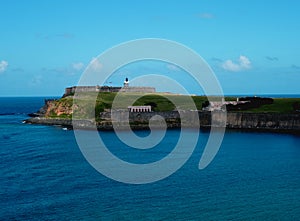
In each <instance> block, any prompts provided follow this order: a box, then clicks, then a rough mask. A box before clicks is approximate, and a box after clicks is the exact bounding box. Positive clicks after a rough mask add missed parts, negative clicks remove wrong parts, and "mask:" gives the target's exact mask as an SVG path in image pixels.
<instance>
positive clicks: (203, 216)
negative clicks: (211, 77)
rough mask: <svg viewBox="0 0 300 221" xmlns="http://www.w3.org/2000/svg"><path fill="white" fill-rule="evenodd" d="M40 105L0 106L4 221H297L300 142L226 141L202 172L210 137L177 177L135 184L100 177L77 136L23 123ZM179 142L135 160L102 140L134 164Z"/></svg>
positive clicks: (107, 137)
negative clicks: (78, 144) (85, 157)
mask: <svg viewBox="0 0 300 221" xmlns="http://www.w3.org/2000/svg"><path fill="white" fill-rule="evenodd" d="M42 104H43V98H0V156H1V161H0V186H1V188H0V220H299V217H300V185H299V184H300V137H299V136H294V135H287V134H271V133H245V132H227V133H226V135H225V139H224V141H223V144H222V146H221V149H220V151H219V153H218V154H217V156H216V158H215V159H214V160H213V162H212V163H211V164H210V165H209V166H208V167H207V168H206V169H204V170H198V163H199V159H200V157H201V154H202V151H203V147H204V145H205V141H206V140H207V137H208V135H209V134H208V133H204V132H203V133H201V134H200V139H199V143H198V145H197V147H196V149H195V151H194V153H193V155H192V157H191V158H190V159H189V161H188V162H187V163H186V164H185V165H184V166H183V167H182V168H181V169H180V170H178V171H177V172H176V173H175V174H173V175H171V176H170V177H168V178H166V179H164V180H162V181H159V182H156V183H152V184H146V185H128V184H123V183H119V182H116V181H113V180H110V179H108V178H106V177H104V176H103V175H101V174H99V173H98V172H97V171H96V170H95V169H93V168H92V167H91V166H90V165H89V164H88V163H87V161H86V160H85V159H84V157H83V156H82V154H81V152H80V150H79V148H78V146H77V144H76V141H75V138H74V133H73V131H64V130H62V128H60V127H55V126H53V127H50V126H37V125H26V124H22V120H23V119H26V114H27V113H30V112H34V111H36V110H37V109H39V108H40V107H41V106H42ZM137 133H138V134H139V135H141V136H145V135H147V132H143V131H140V132H137ZM191 133H194V132H193V131H191ZM179 134H180V131H179V130H171V131H168V132H167V134H166V137H165V139H164V140H163V142H162V143H161V145H159V146H158V147H157V148H154V149H153V150H147V151H137V150H132V149H130V148H128V147H126V146H125V145H123V144H122V143H121V142H120V141H119V140H118V139H117V137H116V135H115V134H114V133H113V132H100V135H101V137H102V138H103V140H104V141H105V142H106V144H107V145H108V146H109V148H110V150H111V151H112V152H113V153H114V154H116V155H117V156H119V157H120V158H123V159H125V160H128V161H131V162H135V163H145V162H152V161H156V160H158V159H160V158H162V157H164V156H165V155H167V154H168V153H169V152H170V151H171V150H172V147H174V145H175V144H176V142H177V139H178V136H179Z"/></svg>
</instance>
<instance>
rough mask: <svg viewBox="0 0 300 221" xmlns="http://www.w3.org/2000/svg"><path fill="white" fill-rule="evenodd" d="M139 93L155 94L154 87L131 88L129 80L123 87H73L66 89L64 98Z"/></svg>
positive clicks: (126, 80)
mask: <svg viewBox="0 0 300 221" xmlns="http://www.w3.org/2000/svg"><path fill="white" fill-rule="evenodd" d="M119 91H121V92H137V93H155V92H156V90H155V88H154V87H130V86H129V81H128V78H126V79H125V81H124V86H123V87H110V86H99V85H97V86H73V87H67V88H66V89H65V94H64V97H66V96H69V95H73V94H75V92H119Z"/></svg>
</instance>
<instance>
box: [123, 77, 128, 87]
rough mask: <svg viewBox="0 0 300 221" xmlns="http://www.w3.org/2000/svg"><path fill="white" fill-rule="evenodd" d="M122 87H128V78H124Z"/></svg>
mask: <svg viewBox="0 0 300 221" xmlns="http://www.w3.org/2000/svg"><path fill="white" fill-rule="evenodd" d="M124 87H129V80H128V78H125V81H124Z"/></svg>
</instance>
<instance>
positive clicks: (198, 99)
mask: <svg viewBox="0 0 300 221" xmlns="http://www.w3.org/2000/svg"><path fill="white" fill-rule="evenodd" d="M116 95H117V93H110V92H104V93H99V94H98V97H97V100H96V108H95V114H96V116H99V113H100V112H102V111H104V109H110V108H111V107H112V103H113V101H114V99H115V98H116ZM118 96H120V97H118V98H120V100H119V101H118V102H117V104H118V105H117V107H119V108H127V106H128V100H130V99H134V100H136V101H135V102H134V105H149V104H152V105H153V103H155V106H156V107H154V111H172V110H174V109H175V106H174V104H173V103H172V102H171V101H170V100H172V99H173V100H175V101H176V102H178V103H179V105H178V106H179V107H180V109H194V108H192V107H189V106H188V105H187V99H188V98H189V97H188V96H183V95H181V96H179V95H172V94H148V95H144V96H143V97H140V96H141V94H139V93H122V94H119V95H118ZM138 97H140V98H139V99H137V98H138ZM168 99H170V100H168ZM192 99H193V101H194V102H195V105H196V108H197V109H198V110H201V108H202V103H203V102H205V101H206V100H207V98H206V97H205V96H192ZM80 100H82V102H84V103H87V104H89V105H85V106H86V109H85V110H84V111H82V112H83V113H84V112H89V111H90V109H91V108H93V107H94V102H93V100H92V94H91V93H85V94H82V95H81V96H80V99H79V102H80ZM226 100H235V98H233V97H227V98H226ZM295 102H300V98H276V99H274V103H273V104H269V105H263V106H261V107H260V108H256V109H249V110H246V111H244V112H253V113H261V112H274V113H291V112H293V104H294V103H295ZM72 103H73V97H72V96H70V97H65V98H62V99H60V100H59V101H57V104H56V106H58V105H59V104H60V105H61V106H66V107H72ZM50 117H56V116H55V114H51V116H50ZM60 117H63V118H64V117H70V116H67V115H61V116H60Z"/></svg>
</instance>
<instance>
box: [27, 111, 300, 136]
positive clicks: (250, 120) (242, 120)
mask: <svg viewBox="0 0 300 221" xmlns="http://www.w3.org/2000/svg"><path fill="white" fill-rule="evenodd" d="M212 113H213V114H215V115H214V122H213V124H212V120H211V119H212V118H211V117H212ZM222 114H223V115H224V112H206V111H199V112H198V116H199V120H200V128H208V129H209V128H210V127H211V126H213V127H224V126H225V125H224V122H223V119H224V118H223V117H222ZM155 115H159V116H161V117H163V118H164V119H165V121H166V124H157V125H156V124H155V126H154V128H158V129H159V128H165V127H166V126H167V128H168V129H172V128H180V127H181V126H182V125H183V127H189V128H195V124H194V122H195V121H193V119H192V118H191V119H190V120H189V121H188V122H181V120H180V115H179V113H178V112H177V111H169V112H148V113H130V114H129V120H130V127H131V129H133V130H149V120H150V119H151V118H152V117H154V116H155ZM218 115H219V116H218ZM226 117H227V121H226V129H230V130H245V131H270V132H279V133H296V134H300V114H298V113H292V114H280V113H247V112H227V115H226ZM103 118H105V120H102V121H100V122H95V121H92V120H75V121H72V119H63V118H46V117H41V116H39V117H32V118H29V119H27V120H25V123H29V124H43V125H60V126H63V127H68V128H73V123H74V122H75V123H76V128H80V129H95V128H97V129H98V130H113V129H114V128H113V125H112V123H111V121H110V120H109V119H110V113H107V112H105V113H103V114H102V116H101V119H103ZM122 118H123V117H122ZM181 123H182V125H181ZM160 125H161V126H160ZM114 126H115V125H114ZM117 128H118V129H128V125H127V127H126V124H124V121H123V120H122V121H119V123H117Z"/></svg>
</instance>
